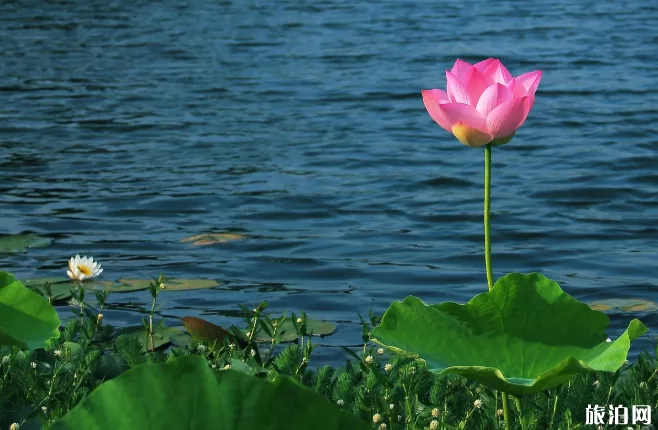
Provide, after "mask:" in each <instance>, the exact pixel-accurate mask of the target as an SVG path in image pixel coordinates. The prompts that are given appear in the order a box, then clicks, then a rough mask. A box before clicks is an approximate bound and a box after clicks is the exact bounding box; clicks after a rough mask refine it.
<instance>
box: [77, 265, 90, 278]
mask: <svg viewBox="0 0 658 430" xmlns="http://www.w3.org/2000/svg"><path fill="white" fill-rule="evenodd" d="M78 270H79V271H80V272H82V273H83V274H84V275H85V276H91V267H88V266H78Z"/></svg>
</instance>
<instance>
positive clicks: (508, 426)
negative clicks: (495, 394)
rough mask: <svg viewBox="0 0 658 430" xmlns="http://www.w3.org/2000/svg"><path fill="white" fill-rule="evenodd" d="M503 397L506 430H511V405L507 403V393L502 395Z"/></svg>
mask: <svg viewBox="0 0 658 430" xmlns="http://www.w3.org/2000/svg"><path fill="white" fill-rule="evenodd" d="M501 394H502V397H503V416H504V417H505V430H511V428H512V417H511V416H510V413H509V404H508V402H507V393H501Z"/></svg>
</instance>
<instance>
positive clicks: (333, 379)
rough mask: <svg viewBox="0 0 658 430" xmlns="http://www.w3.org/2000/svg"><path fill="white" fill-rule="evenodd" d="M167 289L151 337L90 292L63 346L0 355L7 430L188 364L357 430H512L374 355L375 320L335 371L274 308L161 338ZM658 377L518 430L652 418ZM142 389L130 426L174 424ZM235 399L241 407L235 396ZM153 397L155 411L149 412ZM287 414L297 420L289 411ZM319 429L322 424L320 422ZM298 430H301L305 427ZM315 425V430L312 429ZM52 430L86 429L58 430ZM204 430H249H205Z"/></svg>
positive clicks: (499, 415)
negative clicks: (291, 387) (295, 397)
mask: <svg viewBox="0 0 658 430" xmlns="http://www.w3.org/2000/svg"><path fill="white" fill-rule="evenodd" d="M163 288H164V289H166V280H165V279H163V278H162V277H160V278H157V279H154V280H153V281H152V282H151V283H150V284H149V290H150V291H151V294H152V297H153V302H152V306H151V309H152V311H151V313H149V314H147V315H144V325H143V327H142V328H141V330H139V331H137V330H129V331H127V332H126V330H125V329H124V330H122V329H118V328H115V327H113V326H112V325H111V324H110V323H109V322H108V321H107V320H106V319H105V318H104V317H103V314H102V310H103V308H104V307H105V305H106V304H107V302H108V298H110V297H111V293H108V292H106V291H97V292H96V294H94V295H93V296H91V297H93V299H94V300H93V303H91V301H90V300H89V299H88V298H87V299H86V298H85V294H84V292H85V290H84V288H73V289H72V291H71V295H72V296H73V297H74V298H73V299H71V300H70V301H69V304H70V305H71V309H72V310H73V312H74V314H75V317H73V318H72V319H71V320H69V321H68V322H67V323H66V324H64V325H63V327H61V329H58V331H59V336H58V337H57V338H51V339H49V340H48V341H47V345H45V347H44V348H37V349H34V350H32V351H29V350H26V349H24V348H20V347H18V346H7V345H5V346H2V347H0V357H2V358H1V364H0V410H1V411H3V413H2V416H1V421H0V428H4V429H9V428H10V426H12V425H14V423H16V424H18V425H19V426H20V427H18V428H20V429H38V428H50V426H52V424H53V423H55V422H57V420H58V419H59V418H62V417H64V416H65V415H66V414H67V413H68V412H69V411H71V410H72V409H74V408H75V407H76V406H77V405H79V404H81V403H83V400H85V399H86V398H88V397H89V395H90V393H92V392H94V390H96V389H98V388H99V387H100V386H101V385H102V384H104V383H107V382H108V381H110V380H113V379H116V378H118V377H120V376H121V375H124V376H126V377H129V376H130V374H129V373H127V372H129V371H130V370H131V369H132V371H135V370H136V369H137V370H139V369H144V368H145V367H149V366H155V365H156V364H162V363H175V362H178V361H179V360H180V359H182V358H184V357H188V356H193V357H196V358H199V359H201V360H202V362H204V363H207V366H206V367H207V368H208V369H210V370H211V372H212V373H214V374H218V373H221V372H229V371H230V372H235V373H240V374H241V375H244V376H250V377H253V378H259V379H262V380H264V381H269V382H270V383H271V382H272V381H276V380H278V379H279V378H280V377H281V376H285V377H288V378H290V379H291V380H293V381H296V382H298V383H299V384H300V385H303V386H304V387H306V388H308V389H309V390H312V391H314V392H315V393H317V394H318V395H319V396H321V397H322V398H324V400H326V404H324V405H323V406H325V407H327V406H329V405H333V409H334V412H336V413H338V412H339V411H342V412H343V413H345V414H349V415H351V416H354V417H357V418H359V419H360V420H361V422H360V423H357V424H355V425H356V426H357V427H354V428H376V429H387V428H388V429H444V428H446V429H453V428H454V429H484V428H504V426H505V422H504V418H503V409H502V408H503V405H502V395H501V393H500V392H497V391H496V390H491V389H489V388H487V387H485V386H482V385H480V384H477V383H474V382H470V381H468V380H467V379H465V378H462V377H460V376H456V375H447V376H441V375H437V374H435V373H432V372H430V371H429V370H428V367H427V366H426V365H425V363H423V362H422V361H419V360H416V359H414V358H412V357H407V356H405V355H401V354H391V353H390V352H389V351H386V350H385V349H384V348H381V347H378V346H377V345H375V344H373V343H372V342H371V340H370V338H371V334H372V331H373V328H374V327H377V326H378V325H380V324H381V317H380V316H376V315H374V314H372V313H370V315H369V316H368V317H367V318H366V319H363V318H362V319H361V321H362V328H363V330H362V331H363V333H362V338H361V342H362V343H363V347H362V348H359V349H348V348H344V349H345V351H346V354H347V360H346V362H345V364H344V365H343V366H340V367H332V366H327V365H323V364H322V363H315V361H314V358H313V351H314V349H315V345H314V335H313V333H312V332H310V331H309V330H308V326H309V324H308V323H307V321H312V320H310V319H309V318H308V317H307V315H306V314H305V313H300V314H299V315H297V314H294V313H293V314H291V315H282V316H279V317H278V318H274V317H272V316H270V315H268V313H267V312H266V309H267V304H266V303H262V304H260V305H259V306H258V307H257V308H255V309H249V308H247V307H244V306H241V309H240V311H241V312H240V313H241V315H243V318H244V321H243V324H242V326H241V327H235V326H233V327H229V328H227V329H224V328H221V327H219V326H216V325H214V324H212V323H209V322H207V321H205V320H203V319H200V318H194V317H191V318H189V319H187V320H186V321H185V323H186V324H185V325H186V330H185V331H179V330H175V329H172V328H171V327H167V326H165V325H164V323H165V321H164V320H158V319H155V318H154V315H155V312H154V311H155V309H156V308H157V297H158V294H159V293H160V291H162V289H163ZM48 290H49V287H48V285H46V286H45V288H39V287H34V288H33V289H32V290H31V291H34V292H35V296H37V297H36V298H37V299H42V300H43V301H47V300H48V298H49V296H48ZM87 297H89V296H87ZM88 302H89V303H88ZM281 327H284V329H283V330H281ZM268 338H269V339H270V340H269V341H267V339H268ZM197 364H198V363H197ZM657 365H658V364H657V361H656V357H655V355H654V356H650V355H649V354H647V353H643V354H640V356H639V358H638V360H637V362H636V363H634V364H626V365H624V366H623V367H622V368H621V369H620V370H619V371H617V372H615V373H604V372H598V373H585V374H583V375H581V376H579V377H577V378H575V379H573V380H571V381H570V382H568V383H566V384H562V385H561V386H559V387H557V388H554V389H551V390H546V391H542V392H540V393H536V394H534V395H532V396H530V397H529V398H527V399H525V408H524V409H525V412H523V414H520V413H519V411H518V410H516V409H514V408H512V411H511V412H510V413H511V414H512V415H513V418H512V419H513V420H514V421H515V422H518V423H519V424H522V421H525V425H524V426H523V427H522V428H528V429H534V428H555V429H557V428H568V429H579V428H586V427H585V426H584V423H585V418H586V417H585V414H586V408H587V406H588V405H591V404H598V405H608V404H615V405H617V404H621V405H631V404H634V405H652V406H653V407H655V406H656V405H657V403H656V402H657V401H658V380H656V374H657V373H658V367H657ZM190 383H191V380H190ZM186 385H187V383H186ZM139 389H140V390H141V391H142V394H143V399H142V401H145V402H146V403H144V404H143V405H142V407H144V408H146V409H145V410H139V408H137V406H138V405H137V404H135V405H134V407H133V408H132V409H131V411H130V413H129V415H131V416H132V417H131V419H134V420H138V419H139V418H136V417H137V416H140V415H141V416H150V415H152V410H158V411H162V412H160V413H161V414H162V415H161V417H160V418H159V419H161V422H162V423H165V424H166V423H167V422H171V421H170V420H171V419H172V417H169V415H171V414H167V413H166V411H167V410H169V411H171V405H168V404H166V403H165V404H154V403H153V401H155V400H157V398H158V395H156V394H155V393H154V390H160V389H162V388H160V387H148V386H143V387H139ZM188 389H189V386H188ZM164 390H165V391H166V388H164ZM170 394H171V395H173V396H174V397H173V398H171V399H169V401H170V402H172V403H173V402H180V401H181V399H180V398H179V397H178V394H177V393H176V392H172V393H170ZM230 394H231V395H234V396H239V395H240V390H238V389H236V390H234V391H233V392H231V393H230ZM150 397H153V400H151V401H148V399H149V398H150ZM144 399H146V400H144ZM236 400H239V399H236ZM106 401H107V402H108V403H109V404H110V405H109V406H107V405H106V407H111V403H113V402H116V399H112V398H110V399H108V400H106ZM133 401H135V402H137V400H135V399H133ZM278 402H280V399H279V398H274V399H273V401H272V403H270V404H262V405H259V406H258V408H262V410H261V411H260V412H259V414H261V413H262V414H264V415H267V414H268V413H269V414H274V415H276V414H277V410H278V408H279V407H280V406H279V403H278ZM156 403H157V402H156ZM283 403H285V402H281V405H283ZM83 406H84V405H83ZM149 410H151V412H148V411H149ZM126 413H127V411H126ZM195 413H196V414H199V412H195ZM287 413H288V414H293V415H294V411H288V412H287ZM78 415H79V414H78ZM133 415H134V416H133ZM203 416H204V414H203V413H200V415H198V416H197V417H196V418H197V419H201V420H203ZM316 419H317V420H319V421H321V420H322V417H316ZM158 422H160V421H158ZM263 422H264V423H267V420H265V421H263ZM152 424H153V426H152V427H149V428H164V427H158V425H157V422H154V423H152ZM209 424H210V423H209ZM360 424H362V425H361V427H358V426H359V425H360ZM113 425H114V424H112V423H109V422H108V423H107V426H106V427H102V426H101V427H95V428H108V429H109V428H113V427H112V426H113ZM301 425H302V427H300V428H303V425H304V424H301ZM308 425H314V426H315V427H317V424H312V423H308ZM42 426H43V427H42ZM364 426H365V427H364ZM587 427H589V426H587ZM52 428H56V429H57V428H85V427H83V426H82V424H80V425H79V426H77V427H76V426H73V427H70V426H64V424H61V425H60V424H57V425H54V426H52ZM134 428H137V427H134ZM201 428H247V427H221V426H219V427H212V425H210V426H209V427H201ZM282 428H283V427H282ZM290 428H294V427H290ZM327 428H334V427H327ZM335 428H337V429H338V428H339V427H335ZM602 428H608V427H606V426H603V427H602ZM633 428H649V427H646V426H645V427H640V426H638V427H633Z"/></svg>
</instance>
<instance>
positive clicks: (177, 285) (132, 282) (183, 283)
mask: <svg viewBox="0 0 658 430" xmlns="http://www.w3.org/2000/svg"><path fill="white" fill-rule="evenodd" d="M151 282H153V281H152V280H150V279H119V284H123V285H128V286H131V287H133V288H139V289H146V288H148V287H149V285H150V284H151ZM164 284H165V287H164V288H163V289H162V290H160V291H187V290H203V289H207V288H213V287H218V286H219V285H220V284H219V282H217V281H213V280H212V279H167V280H165V282H164Z"/></svg>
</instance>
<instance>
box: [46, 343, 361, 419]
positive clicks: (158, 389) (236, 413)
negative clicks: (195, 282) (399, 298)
mask: <svg viewBox="0 0 658 430" xmlns="http://www.w3.org/2000/svg"><path fill="white" fill-rule="evenodd" d="M118 428H140V429H142V428H143V429H146V428H152V429H169V428H175V429H183V428H197V429H218V430H251V429H259V428H267V429H271V430H277V429H280V430H284V429H285V430H295V429H299V430H306V429H309V428H314V429H317V430H343V429H344V430H360V429H361V430H364V429H368V428H369V426H368V425H366V424H365V423H364V422H362V421H360V420H358V419H357V418H356V417H354V416H353V415H351V414H347V413H345V412H341V411H339V410H338V409H337V408H336V407H335V406H332V405H331V404H330V403H329V402H328V401H327V400H326V399H323V398H322V396H320V395H319V394H316V393H314V392H312V391H311V390H310V389H308V388H305V387H303V386H301V385H299V384H298V383H296V382H294V381H292V380H291V379H289V378H288V377H285V376H279V377H277V378H276V379H275V380H274V381H273V382H266V381H262V380H259V379H258V378H255V377H253V376H247V375H245V374H243V373H239V372H235V371H232V370H227V371H220V372H213V371H212V370H211V369H210V367H209V366H208V363H207V361H206V360H204V359H203V358H201V357H194V356H189V357H182V358H179V359H176V360H173V361H171V362H169V363H164V364H156V365H147V366H139V367H137V368H134V369H132V370H129V371H127V372H126V373H125V374H123V375H121V376H120V377H118V378H116V379H115V380H113V381H109V382H107V383H105V384H103V385H101V386H100V387H99V388H98V389H97V390H95V391H94V392H93V393H92V394H91V395H90V396H88V397H87V398H86V399H84V400H83V401H82V402H81V403H80V404H79V405H78V406H76V407H75V408H74V409H73V410H72V411H71V412H69V413H68V414H67V415H66V416H64V417H63V418H62V419H61V420H58V421H56V422H55V423H54V424H53V425H52V427H51V429H53V430H76V429H80V430H114V429H118Z"/></svg>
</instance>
